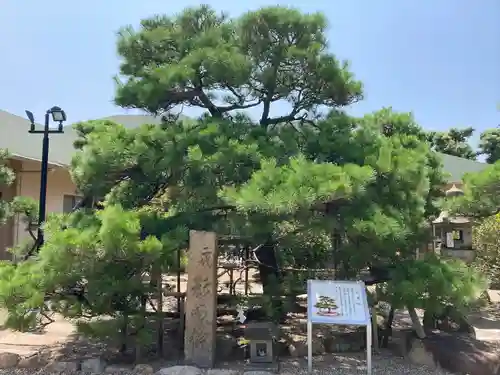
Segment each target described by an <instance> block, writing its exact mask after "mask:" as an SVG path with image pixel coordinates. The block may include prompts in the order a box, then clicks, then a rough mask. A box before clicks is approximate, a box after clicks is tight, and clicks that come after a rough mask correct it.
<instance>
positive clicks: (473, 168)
mask: <svg viewBox="0 0 500 375" xmlns="http://www.w3.org/2000/svg"><path fill="white" fill-rule="evenodd" d="M440 156H441V159H442V161H443V168H444V170H445V171H446V172H447V173H449V174H450V176H448V181H449V182H460V181H462V178H463V176H464V174H466V173H474V172H480V171H482V170H483V169H484V168H486V167H487V166H488V164H486V163H481V162H478V161H475V160H469V159H464V158H459V157H458V156H452V155H446V154H441V153H440Z"/></svg>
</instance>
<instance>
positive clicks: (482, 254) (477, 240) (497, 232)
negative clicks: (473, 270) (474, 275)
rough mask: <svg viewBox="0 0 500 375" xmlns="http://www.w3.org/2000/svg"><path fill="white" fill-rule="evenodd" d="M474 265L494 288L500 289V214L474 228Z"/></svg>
mask: <svg viewBox="0 0 500 375" xmlns="http://www.w3.org/2000/svg"><path fill="white" fill-rule="evenodd" d="M473 245H474V249H475V250H476V258H475V260H474V265H475V266H476V267H477V268H478V270H480V271H481V272H482V273H483V274H484V275H486V276H487V277H488V279H489V281H490V283H491V284H492V285H493V288H498V287H500V214H497V215H495V216H490V217H488V218H486V219H484V220H483V221H481V222H480V223H478V225H476V226H475V227H474V230H473Z"/></svg>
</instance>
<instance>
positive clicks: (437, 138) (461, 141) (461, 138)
mask: <svg viewBox="0 0 500 375" xmlns="http://www.w3.org/2000/svg"><path fill="white" fill-rule="evenodd" d="M473 134H474V128H471V127H468V128H464V129H457V128H451V129H450V130H448V131H446V132H430V133H429V134H428V141H429V142H430V144H431V145H432V147H433V149H434V150H435V151H438V152H442V153H443V154H447V155H453V156H458V157H461V158H465V159H471V160H475V159H476V152H474V150H473V149H472V147H471V145H470V144H469V143H468V142H469V138H470V137H471V136H472V135H473Z"/></svg>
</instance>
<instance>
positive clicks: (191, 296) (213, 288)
mask: <svg viewBox="0 0 500 375" xmlns="http://www.w3.org/2000/svg"><path fill="white" fill-rule="evenodd" d="M187 272H188V282H187V291H186V304H185V312H186V322H185V327H186V328H185V335H184V355H185V358H186V361H187V362H188V363H192V364H193V365H196V366H198V367H213V365H214V362H215V340H216V335H215V334H216V328H217V311H216V309H217V237H216V235H215V233H213V232H199V231H191V232H190V233H189V252H188V265H187Z"/></svg>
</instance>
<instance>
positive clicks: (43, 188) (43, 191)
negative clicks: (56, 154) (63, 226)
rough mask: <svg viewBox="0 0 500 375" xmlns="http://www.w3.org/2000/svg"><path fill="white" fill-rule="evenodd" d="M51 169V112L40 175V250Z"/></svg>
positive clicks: (47, 117)
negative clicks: (49, 170)
mask: <svg viewBox="0 0 500 375" xmlns="http://www.w3.org/2000/svg"><path fill="white" fill-rule="evenodd" d="M48 168H49V112H47V113H45V125H44V128H43V144H42V170H41V175H40V200H39V206H38V248H40V247H42V245H43V243H44V238H43V229H42V225H43V223H44V222H45V216H46V206H47V204H46V201H47V172H48Z"/></svg>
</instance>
